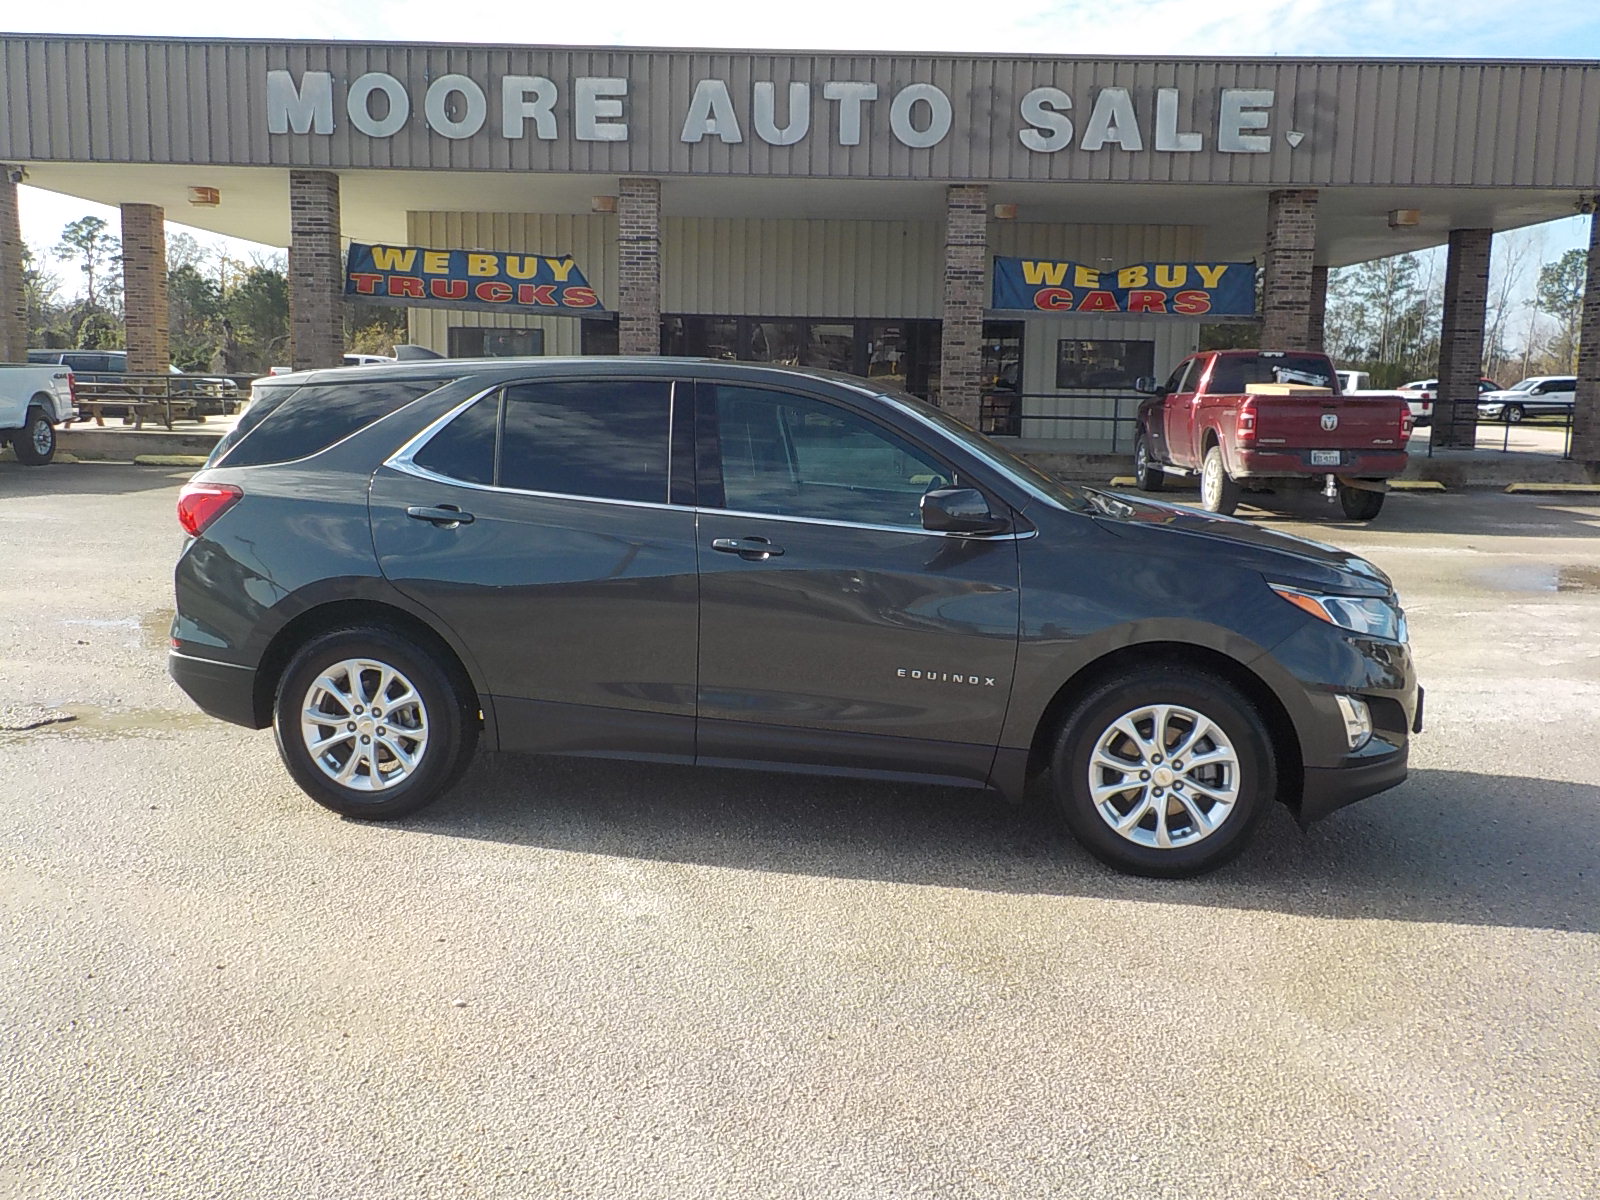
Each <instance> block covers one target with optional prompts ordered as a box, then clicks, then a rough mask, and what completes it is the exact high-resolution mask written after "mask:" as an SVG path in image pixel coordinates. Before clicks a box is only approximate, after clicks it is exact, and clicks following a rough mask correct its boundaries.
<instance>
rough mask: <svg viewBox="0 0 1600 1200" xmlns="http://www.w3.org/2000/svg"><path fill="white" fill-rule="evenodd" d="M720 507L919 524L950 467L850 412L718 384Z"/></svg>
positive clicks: (790, 396)
mask: <svg viewBox="0 0 1600 1200" xmlns="http://www.w3.org/2000/svg"><path fill="white" fill-rule="evenodd" d="M715 411H716V423H717V436H718V440H719V442H720V444H721V447H722V487H723V496H724V505H725V506H726V507H727V508H730V509H733V510H735V511H738V512H751V513H771V514H773V515H775V516H786V517H809V518H813V519H817V520H827V521H845V522H851V523H855V524H863V525H896V526H904V527H906V528H920V527H921V524H922V516H921V507H920V505H921V499H922V494H923V493H924V492H927V491H930V490H932V489H933V488H939V487H948V486H950V485H951V484H952V483H953V482H954V475H953V472H952V471H951V470H950V469H949V468H948V467H946V466H944V465H943V464H941V463H939V462H938V461H937V460H936V459H935V458H933V456H931V455H929V454H927V453H926V452H925V451H923V450H921V449H919V448H917V447H915V446H913V445H912V444H911V443H910V442H908V441H906V440H905V439H904V438H901V437H900V436H899V435H898V434H895V433H892V432H891V431H889V430H887V429H884V428H882V427H881V426H879V425H876V424H874V423H873V422H871V421H869V420H867V419H866V418H865V417H862V416H859V415H857V414H855V413H852V412H850V411H848V410H847V409H843V408H840V407H838V406H836V405H833V404H828V403H826V402H825V401H821V400H814V399H812V398H810V397H807V396H797V395H794V394H792V393H787V392H775V391H769V390H766V389H763V388H739V387H718V388H717V389H716V407H715Z"/></svg>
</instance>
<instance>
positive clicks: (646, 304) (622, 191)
mask: <svg viewBox="0 0 1600 1200" xmlns="http://www.w3.org/2000/svg"><path fill="white" fill-rule="evenodd" d="M617 184H618V187H617V353H618V354H660V353H661V181H660V180H659V179H620V180H618V181H617Z"/></svg>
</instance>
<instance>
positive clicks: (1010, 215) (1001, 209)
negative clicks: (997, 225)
mask: <svg viewBox="0 0 1600 1200" xmlns="http://www.w3.org/2000/svg"><path fill="white" fill-rule="evenodd" d="M994 219H995V220H996V221H1015V220H1016V219H1017V206H1016V205H1015V204H996V205H995V206H994Z"/></svg>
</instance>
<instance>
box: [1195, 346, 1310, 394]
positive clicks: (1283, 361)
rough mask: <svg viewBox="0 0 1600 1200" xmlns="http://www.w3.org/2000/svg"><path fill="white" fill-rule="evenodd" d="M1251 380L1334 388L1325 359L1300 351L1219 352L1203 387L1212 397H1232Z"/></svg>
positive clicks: (1251, 381)
mask: <svg viewBox="0 0 1600 1200" xmlns="http://www.w3.org/2000/svg"><path fill="white" fill-rule="evenodd" d="M1252 383H1300V384H1306V385H1308V386H1310V387H1325V388H1334V389H1335V390H1337V388H1336V387H1335V381H1334V378H1333V373H1332V370H1331V368H1330V367H1329V366H1328V360H1327V359H1326V358H1323V357H1322V356H1321V355H1303V354H1262V355H1250V354H1223V355H1219V356H1218V358H1217V361H1216V365H1215V366H1213V367H1212V368H1211V384H1210V386H1209V388H1208V389H1207V390H1208V391H1209V392H1210V394H1211V395H1213V396H1233V395H1238V394H1239V393H1241V392H1243V391H1244V389H1245V387H1246V385H1248V384H1252Z"/></svg>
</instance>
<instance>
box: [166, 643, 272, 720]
mask: <svg viewBox="0 0 1600 1200" xmlns="http://www.w3.org/2000/svg"><path fill="white" fill-rule="evenodd" d="M167 674H169V675H171V676H172V678H173V681H174V682H175V683H177V685H178V686H179V687H180V688H182V689H183V690H184V692H185V693H186V694H187V695H188V697H189V699H191V700H193V701H194V702H195V703H196V704H197V705H199V706H200V709H201V711H202V712H206V713H209V714H211V715H212V716H213V717H218V718H220V719H221V720H224V721H230V722H232V723H233V724H235V725H244V726H247V727H248V728H250V729H259V728H260V727H261V724H260V722H259V721H257V720H256V712H255V691H256V673H255V670H254V669H253V668H251V667H239V666H234V665H233V664H232V663H224V662H217V661H216V660H214V659H210V658H195V657H194V656H193V655H189V654H180V653H178V652H177V651H176V650H170V651H168V652H167Z"/></svg>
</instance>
